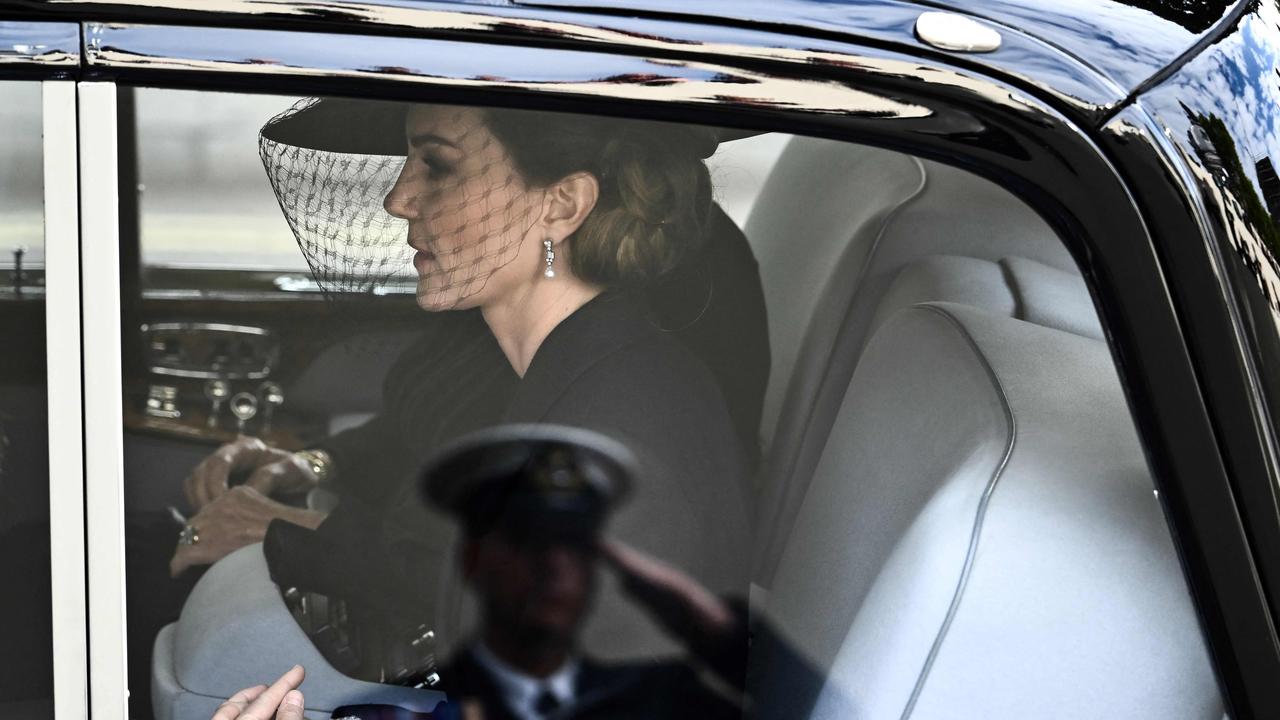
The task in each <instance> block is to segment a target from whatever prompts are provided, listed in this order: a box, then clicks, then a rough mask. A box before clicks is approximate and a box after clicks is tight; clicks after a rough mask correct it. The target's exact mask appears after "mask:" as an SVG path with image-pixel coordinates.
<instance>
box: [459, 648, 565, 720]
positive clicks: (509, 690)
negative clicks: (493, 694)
mask: <svg viewBox="0 0 1280 720" xmlns="http://www.w3.org/2000/svg"><path fill="white" fill-rule="evenodd" d="M471 654H472V656H474V657H475V659H476V662H478V663H480V666H481V667H483V668H484V669H485V670H487V671H488V672H489V674H490V675H491V676H493V681H494V682H495V683H496V684H497V685H498V690H499V691H500V692H501V693H502V697H503V698H504V699H505V700H506V702H507V707H509V708H511V711H512V712H514V713H515V714H516V717H518V718H520V720H542V716H541V715H539V714H538V712H537V711H536V710H534V709H533V706H534V703H536V702H537V700H538V696H539V695H541V694H542V691H543V689H546V690H550V691H551V694H552V695H554V696H555V698H556V700H559V701H560V705H561V706H562V707H563V706H564V705H567V704H569V703H571V702H572V701H573V694H574V680H575V679H576V678H577V675H578V666H579V665H580V663H579V661H578V658H576V657H570V658H569V659H568V660H566V661H565V663H564V665H561V666H560V669H559V670H556V671H555V672H553V673H551V674H550V675H548V676H547V677H545V678H536V677H533V676H532V675H527V674H525V673H523V672H521V671H519V670H517V669H515V668H513V667H511V666H510V665H508V664H507V663H505V662H503V661H502V660H500V659H498V656H497V655H494V654H493V652H492V651H490V650H489V648H487V647H485V645H484V643H476V644H475V645H474V646H473V647H472V649H471Z"/></svg>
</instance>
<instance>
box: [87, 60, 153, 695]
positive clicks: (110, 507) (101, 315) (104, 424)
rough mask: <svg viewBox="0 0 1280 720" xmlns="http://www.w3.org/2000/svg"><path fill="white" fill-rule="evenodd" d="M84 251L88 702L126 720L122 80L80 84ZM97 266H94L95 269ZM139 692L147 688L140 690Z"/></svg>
mask: <svg viewBox="0 0 1280 720" xmlns="http://www.w3.org/2000/svg"><path fill="white" fill-rule="evenodd" d="M78 98H79V133H80V188H81V195H80V218H81V223H80V227H81V231H80V259H81V263H82V266H83V267H84V268H85V269H86V270H85V272H84V273H83V274H82V277H81V289H82V293H83V296H82V303H81V308H80V309H81V317H82V318H83V338H84V348H83V351H84V358H85V360H86V362H85V363H84V429H85V483H84V487H85V504H86V508H85V509H86V514H85V524H86V527H87V533H88V534H87V540H88V543H87V547H88V568H89V572H88V578H89V617H91V618H93V622H92V623H90V624H89V633H88V637H89V663H90V669H91V672H90V673H89V705H90V709H91V714H92V716H93V718H94V720H126V718H127V717H128V695H129V693H128V690H127V676H126V668H127V667H128V664H127V662H126V660H127V647H126V641H125V639H126V635H125V628H126V619H125V618H126V616H125V562H124V436H123V434H122V433H121V431H120V418H121V417H123V415H124V412H123V408H124V403H123V399H122V388H121V385H120V378H121V377H122V369H121V364H122V360H121V344H122V342H121V337H120V213H119V197H118V196H119V190H118V172H117V170H118V158H117V146H116V125H117V122H116V117H117V114H116V86H115V84H114V83H103V82H82V83H79V85H78ZM90 269H91V270H90ZM138 691H139V692H145V690H144V689H142V688H138Z"/></svg>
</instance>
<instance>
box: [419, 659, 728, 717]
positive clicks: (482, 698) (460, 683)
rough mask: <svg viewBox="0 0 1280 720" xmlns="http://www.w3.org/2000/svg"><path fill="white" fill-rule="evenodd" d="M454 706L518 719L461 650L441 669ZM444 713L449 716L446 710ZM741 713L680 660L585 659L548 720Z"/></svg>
mask: <svg viewBox="0 0 1280 720" xmlns="http://www.w3.org/2000/svg"><path fill="white" fill-rule="evenodd" d="M440 675H441V677H442V678H443V685H442V687H443V689H444V691H445V693H446V694H447V695H448V697H449V703H450V705H458V704H461V703H462V702H465V701H468V700H470V701H473V702H478V703H479V704H480V706H481V709H482V711H483V714H484V718H485V720H518V719H517V718H516V716H515V715H514V714H513V713H512V712H511V711H510V709H509V708H508V706H507V704H506V702H505V701H504V700H503V698H502V694H501V691H500V690H499V689H498V685H497V684H496V683H495V682H494V680H493V678H492V676H490V674H489V672H488V671H487V670H486V669H485V668H484V667H483V666H482V665H481V664H480V663H479V662H477V661H476V660H475V658H474V657H472V655H471V653H469V652H466V651H463V652H461V653H459V654H458V655H457V656H455V657H454V658H453V660H452V661H451V662H450V663H449V664H448V665H447V666H446V667H445V668H444V669H443V670H442V671H441V673H440ZM437 714H440V715H442V716H447V715H448V713H447V712H444V708H441V709H440V712H438V713H437ZM737 717H741V713H740V711H739V710H738V708H737V707H736V706H735V705H734V704H733V703H732V702H730V701H729V700H727V699H725V698H723V697H721V696H719V695H717V694H716V693H714V692H712V691H711V690H710V689H708V687H707V686H706V685H704V684H703V683H702V682H701V681H699V679H698V677H697V675H696V674H695V673H694V672H693V670H692V669H690V668H689V666H687V665H685V664H683V663H679V662H654V663H619V664H604V663H598V662H593V661H590V660H584V661H583V662H582V665H581V668H580V669H579V671H578V675H577V678H576V680H575V697H574V700H573V702H572V703H569V704H566V705H565V706H563V707H561V708H559V709H557V710H556V711H555V712H554V713H553V714H551V715H549V716H548V720H596V719H597V718H600V719H603V718H609V719H610V720H686V719H687V720H720V719H721V718H724V719H726V720H727V719H728V718H737Z"/></svg>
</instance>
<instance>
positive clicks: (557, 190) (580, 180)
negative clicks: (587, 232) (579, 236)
mask: <svg viewBox="0 0 1280 720" xmlns="http://www.w3.org/2000/svg"><path fill="white" fill-rule="evenodd" d="M599 199H600V181H599V180H597V179H596V176H595V175H592V174H591V173H589V172H576V173H573V174H571V175H566V176H564V177H563V178H560V179H559V180H557V181H555V182H553V183H551V185H549V186H548V187H547V189H546V196H545V200H544V201H543V208H542V224H543V230H544V231H545V232H546V235H545V237H549V238H551V241H552V242H553V243H556V244H559V243H560V241H562V240H564V239H565V238H567V237H569V236H570V235H572V234H574V233H575V232H577V231H578V228H580V227H582V223H583V222H585V221H586V219H587V216H588V215H590V214H591V211H592V210H594V209H595V207H596V202H597V201H598V200H599Z"/></svg>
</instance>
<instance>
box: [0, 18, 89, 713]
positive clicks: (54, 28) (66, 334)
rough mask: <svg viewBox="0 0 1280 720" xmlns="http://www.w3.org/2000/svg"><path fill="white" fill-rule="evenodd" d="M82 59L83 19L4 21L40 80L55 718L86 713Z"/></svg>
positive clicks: (16, 63) (3, 56)
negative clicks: (78, 80)
mask: <svg viewBox="0 0 1280 720" xmlns="http://www.w3.org/2000/svg"><path fill="white" fill-rule="evenodd" d="M79 68H80V27H79V25H78V24H76V23H69V22H56V21H55V22H9V23H3V25H0V80H6V81H8V80H13V81H26V82H37V83H39V84H40V87H41V113H40V117H41V131H42V138H43V140H42V150H41V154H42V158H43V178H44V180H43V182H44V188H43V200H44V203H43V208H42V210H43V216H44V293H45V295H44V297H45V348H44V352H45V357H46V368H47V370H46V382H47V399H48V428H47V437H48V453H49V477H48V482H49V508H48V512H49V542H50V546H49V556H50V581H51V585H52V587H51V590H52V601H51V606H50V619H51V628H52V637H51V642H52V659H53V667H52V668H51V671H52V673H53V708H54V714H55V717H56V718H58V720H71V719H73V718H83V717H86V716H87V713H88V706H87V704H86V702H85V698H86V697H87V694H88V683H87V675H86V669H87V668H88V666H89V662H88V652H89V650H88V642H87V629H88V622H87V621H88V612H87V600H86V578H85V573H86V569H87V562H86V552H85V534H86V530H85V526H84V517H85V512H84V511H85V498H84V462H83V459H84V444H83V440H84V435H83V400H84V395H83V391H82V385H81V373H82V367H83V366H82V349H81V312H82V303H81V297H82V296H81V289H80V268H81V261H80V257H81V247H80V226H79V216H80V196H79V163H80V157H79V148H80V143H79V128H78V120H77V116H76V82H75V81H76V77H77V76H78V73H79ZM16 587H21V583H18V584H17V585H16Z"/></svg>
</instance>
